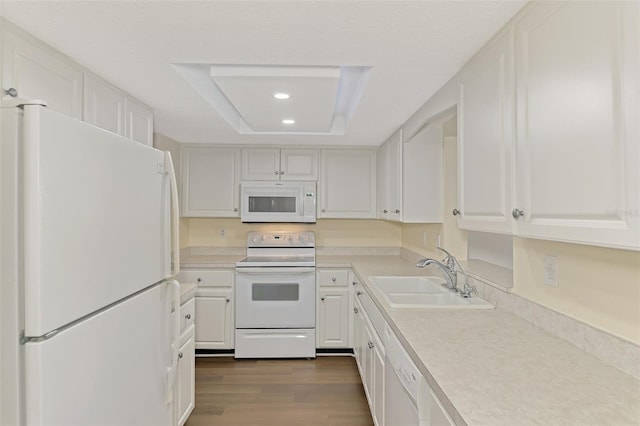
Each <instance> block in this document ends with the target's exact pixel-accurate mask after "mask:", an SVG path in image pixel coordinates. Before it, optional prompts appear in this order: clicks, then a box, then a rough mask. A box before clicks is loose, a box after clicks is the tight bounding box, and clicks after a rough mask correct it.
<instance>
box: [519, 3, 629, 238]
mask: <svg viewBox="0 0 640 426" xmlns="http://www.w3.org/2000/svg"><path fill="white" fill-rule="evenodd" d="M639 17H640V13H639V12H638V3H637V2H563V3H559V2H541V3H539V4H537V5H536V6H535V7H533V8H532V10H531V11H530V12H529V13H527V14H526V15H524V16H523V17H522V18H521V19H520V20H519V21H517V22H516V24H515V32H516V34H515V36H516V40H515V41H516V44H515V46H516V64H517V70H516V72H517V89H516V90H517V116H518V124H517V186H516V193H517V202H516V205H515V207H516V208H517V209H518V210H520V211H522V215H521V217H519V219H518V220H517V222H518V233H519V234H520V235H523V236H528V237H537V238H544V239H553V240H560V241H568V242H582V243H589V244H595V245H602V246H609V247H620V248H635V249H638V248H640V225H639V221H640V201H639V198H640V197H639V195H638V194H639V185H640V172H639V158H640V155H639V148H638V145H639V141H638V139H639V134H638V121H639V120H638V117H639V115H638V114H639V109H638V88H639V86H638V76H639V75H640V70H639V69H638V59H639V58H638V55H639V46H638V40H639V34H638V20H639ZM517 213H519V212H517ZM516 216H518V214H516Z"/></svg>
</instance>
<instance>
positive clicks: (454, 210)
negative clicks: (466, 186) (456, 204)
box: [451, 209, 460, 216]
mask: <svg viewBox="0 0 640 426" xmlns="http://www.w3.org/2000/svg"><path fill="white" fill-rule="evenodd" d="M451 213H453V215H454V216H458V215H459V214H460V210H458V209H453V211H452V212H451Z"/></svg>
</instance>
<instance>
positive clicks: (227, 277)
mask: <svg viewBox="0 0 640 426" xmlns="http://www.w3.org/2000/svg"><path fill="white" fill-rule="evenodd" d="M178 281H179V282H182V283H193V284H197V285H198V287H231V286H232V285H233V271H227V270H223V271H204V270H193V271H182V272H180V274H179V275H178Z"/></svg>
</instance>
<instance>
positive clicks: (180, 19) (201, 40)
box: [0, 0, 525, 146]
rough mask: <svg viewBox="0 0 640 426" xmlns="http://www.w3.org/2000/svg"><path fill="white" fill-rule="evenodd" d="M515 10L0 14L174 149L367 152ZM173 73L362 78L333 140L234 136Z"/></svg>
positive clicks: (390, 5)
mask: <svg viewBox="0 0 640 426" xmlns="http://www.w3.org/2000/svg"><path fill="white" fill-rule="evenodd" d="M524 3H525V1H523V0H514V1H481V0H476V1H435V0H434V1H401V0H391V1H355V0H344V1H329V0H319V1H302V0H291V1H269V0H262V1H241V0H235V1H182V0H174V1H159V0H156V1H148V0H147V1H136V0H127V1H78V0H75V1H52V0H49V1H24V0H23V1H11V0H3V1H2V6H1V8H0V12H1V13H2V15H3V16H4V17H5V18H6V19H8V20H10V21H12V22H13V23H15V24H17V25H18V26H20V27H22V28H24V29H25V30H26V31H28V32H30V33H32V34H33V35H35V36H36V37H38V38H40V39H42V40H44V41H45V42H47V43H49V44H50V45H52V46H53V47H55V48H57V49H59V50H60V51H62V52H63V53H65V54H66V55H68V56H70V57H71V58H72V59H74V60H76V61H77V62H79V63H80V64H82V65H84V66H85V67H87V68H89V69H91V70H92V71H94V72H96V73H97V74H99V75H101V76H102V77H104V78H105V79H107V80H109V81H111V82H112V83H114V84H115V85H117V86H119V87H121V88H122V89H123V90H125V91H127V92H129V93H131V94H133V95H134V96H136V97H137V98H139V99H140V100H141V101H143V102H145V103H147V104H148V105H149V106H151V107H152V108H153V109H154V111H155V117H156V121H155V130H156V132H159V133H163V134H165V135H166V136H169V137H171V138H173V139H176V140H178V141H180V142H185V143H220V144H235V143H241V144H262V143H267V144H275V145H286V144H295V145H306V144H318V145H350V146H360V145H372V146H377V145H379V144H380V143H381V142H383V141H384V140H385V139H386V138H387V137H388V136H389V135H390V134H391V133H392V132H393V131H395V130H396V129H397V128H398V127H399V126H400V125H402V124H403V123H404V122H405V121H406V120H407V118H409V117H410V116H411V115H412V114H413V113H414V112H415V111H416V110H417V109H418V108H419V107H420V106H421V105H422V104H424V102H425V101H426V100H427V99H428V98H429V97H430V96H431V95H432V94H433V93H435V92H436V91H437V90H438V89H439V88H440V87H441V86H442V85H443V84H444V83H445V82H446V81H447V80H449V79H450V78H451V77H452V76H453V75H455V73H456V72H457V71H458V70H459V69H460V68H461V67H462V66H463V65H464V64H465V62H466V61H467V60H469V58H470V57H471V56H472V55H473V53H475V52H476V51H477V50H478V49H479V48H480V47H481V46H482V45H483V44H484V43H485V42H486V41H488V40H489V39H490V38H491V36H493V35H494V34H495V33H496V32H497V31H498V29H500V27H502V25H504V24H505V23H506V22H507V21H508V20H509V18H511V17H512V16H513V15H514V14H515V13H516V12H517V11H518V10H519V9H520V8H521V7H522V6H523V5H524ZM173 63H194V64H202V63H210V64H243V65H244V64H247V65H304V66H309V65H311V66H314V65H319V66H341V65H352V66H370V67H372V68H371V70H370V73H369V77H368V82H367V85H366V88H365V91H364V93H363V94H362V98H361V100H360V104H359V105H358V107H357V109H356V110H355V112H354V113H353V115H352V117H351V120H350V122H349V125H348V127H347V130H346V134H345V135H343V136H333V135H331V136H327V135H312V136H309V135H307V136H305V135H240V134H238V132H236V131H235V130H234V129H233V128H232V127H231V126H229V125H228V124H227V122H226V121H225V120H224V119H223V118H222V117H221V116H220V115H219V114H218V113H217V111H216V110H215V109H214V108H213V107H212V106H211V105H210V104H209V103H207V102H206V101H205V100H204V99H203V98H202V97H201V96H200V95H199V94H198V93H197V92H196V91H195V90H194V89H193V88H192V87H191V86H190V85H189V84H188V83H187V82H185V80H184V79H182V77H181V76H180V75H179V74H178V72H176V70H175V69H174V68H173V67H172V66H171V64H173Z"/></svg>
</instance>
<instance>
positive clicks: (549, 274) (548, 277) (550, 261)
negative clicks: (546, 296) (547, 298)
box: [543, 256, 558, 287]
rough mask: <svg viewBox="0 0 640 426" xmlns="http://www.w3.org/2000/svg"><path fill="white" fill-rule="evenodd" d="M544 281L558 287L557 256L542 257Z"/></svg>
mask: <svg viewBox="0 0 640 426" xmlns="http://www.w3.org/2000/svg"><path fill="white" fill-rule="evenodd" d="M543 268H544V283H545V284H546V285H548V286H551V287H558V258H557V257H555V256H545V257H544V266H543Z"/></svg>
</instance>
